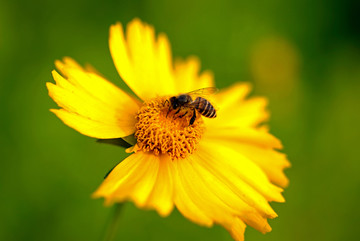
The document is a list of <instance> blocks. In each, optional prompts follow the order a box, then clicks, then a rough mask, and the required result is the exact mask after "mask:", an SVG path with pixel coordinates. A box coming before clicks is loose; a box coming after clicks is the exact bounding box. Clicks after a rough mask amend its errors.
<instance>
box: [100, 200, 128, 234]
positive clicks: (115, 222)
mask: <svg viewBox="0 0 360 241" xmlns="http://www.w3.org/2000/svg"><path fill="white" fill-rule="evenodd" d="M123 206H124V203H117V204H115V208H114V213H113V215H112V217H111V220H110V222H109V226H108V227H107V228H106V231H105V236H104V239H103V241H113V240H114V239H115V237H116V232H117V229H118V226H119V221H120V216H121V210H122V208H123Z"/></svg>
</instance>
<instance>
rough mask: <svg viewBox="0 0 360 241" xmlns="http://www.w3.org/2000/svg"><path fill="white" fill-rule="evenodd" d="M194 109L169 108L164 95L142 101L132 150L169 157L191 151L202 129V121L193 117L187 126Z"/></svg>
mask: <svg viewBox="0 0 360 241" xmlns="http://www.w3.org/2000/svg"><path fill="white" fill-rule="evenodd" d="M192 116H193V110H191V109H190V108H187V107H183V108H181V109H180V111H178V109H176V110H174V109H172V107H170V102H169V99H168V98H167V97H158V98H155V99H151V100H149V101H147V102H145V103H144V104H143V106H142V107H141V108H140V110H139V111H138V114H137V116H136V120H137V123H136V125H135V127H136V132H135V138H136V139H137V144H136V147H135V148H134V150H135V151H138V150H142V151H147V152H149V151H153V152H154V154H155V155H159V154H161V153H163V154H168V155H169V156H170V157H171V158H172V159H175V158H185V157H186V156H187V155H189V154H191V153H193V152H194V151H195V149H196V147H197V144H198V143H199V140H200V139H201V136H202V134H203V131H204V122H203V120H202V119H201V118H196V120H195V122H194V123H193V124H192V125H190V119H191V117H192Z"/></svg>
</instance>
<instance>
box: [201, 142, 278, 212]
mask: <svg viewBox="0 0 360 241" xmlns="http://www.w3.org/2000/svg"><path fill="white" fill-rule="evenodd" d="M198 156H199V159H201V161H199V164H200V165H201V166H203V168H205V169H207V170H208V171H211V172H212V173H213V175H215V176H216V177H217V178H218V179H220V180H221V181H222V182H224V183H226V185H229V187H230V188H231V190H232V191H233V192H235V193H236V194H237V195H238V196H239V197H240V198H241V199H242V200H243V201H244V202H245V203H247V204H248V205H249V206H250V207H253V208H255V209H256V211H257V212H258V213H260V214H261V215H262V216H264V217H269V218H274V217H276V216H277V215H276V213H275V212H274V210H273V209H272V208H271V207H270V205H269V203H268V201H269V199H270V200H276V201H282V200H283V198H282V196H281V191H282V189H280V188H278V187H276V186H274V185H272V184H271V183H270V182H269V180H268V179H267V177H266V175H265V174H264V173H263V172H262V170H261V169H260V168H259V167H257V166H256V164H254V163H252V162H251V161H250V160H247V159H246V158H244V157H243V156H242V155H240V154H239V153H237V152H236V151H234V150H232V149H231V148H228V147H225V146H222V145H221V144H220V145H219V143H218V142H212V141H205V140H202V141H201V144H200V146H199V150H198Z"/></svg>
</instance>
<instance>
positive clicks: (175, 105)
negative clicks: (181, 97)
mask: <svg viewBox="0 0 360 241" xmlns="http://www.w3.org/2000/svg"><path fill="white" fill-rule="evenodd" d="M170 104H171V107H172V108H173V109H176V108H178V107H179V103H178V101H177V98H176V97H175V96H173V97H171V98H170Z"/></svg>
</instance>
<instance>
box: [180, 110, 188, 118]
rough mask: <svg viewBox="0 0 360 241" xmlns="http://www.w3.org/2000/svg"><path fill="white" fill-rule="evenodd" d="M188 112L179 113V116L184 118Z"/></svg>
mask: <svg viewBox="0 0 360 241" xmlns="http://www.w3.org/2000/svg"><path fill="white" fill-rule="evenodd" d="M187 113H188V112H187V111H186V112H185V113H184V114H182V115H179V118H183V117H184V116H185V115H186V114H187Z"/></svg>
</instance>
